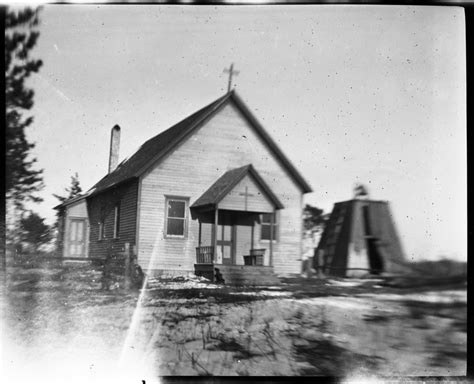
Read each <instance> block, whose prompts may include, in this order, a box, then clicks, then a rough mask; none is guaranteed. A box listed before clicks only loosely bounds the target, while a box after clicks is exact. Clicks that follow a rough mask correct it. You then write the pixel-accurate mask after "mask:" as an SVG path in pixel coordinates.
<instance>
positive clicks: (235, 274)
mask: <svg viewBox="0 0 474 384" xmlns="http://www.w3.org/2000/svg"><path fill="white" fill-rule="evenodd" d="M214 268H219V272H220V273H221V274H222V277H223V278H224V280H225V282H226V284H230V285H279V284H281V282H280V279H278V277H277V276H276V275H275V273H274V272H273V268H272V267H266V266H265V267H264V266H250V265H222V264H214V265H213V264H195V265H194V270H195V273H196V275H198V276H204V277H206V278H207V279H210V280H212V279H213V276H214Z"/></svg>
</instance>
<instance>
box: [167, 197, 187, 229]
mask: <svg viewBox="0 0 474 384" xmlns="http://www.w3.org/2000/svg"><path fill="white" fill-rule="evenodd" d="M188 201H189V199H187V198H182V197H167V198H166V220H165V236H166V237H181V238H185V237H186V231H187V211H188Z"/></svg>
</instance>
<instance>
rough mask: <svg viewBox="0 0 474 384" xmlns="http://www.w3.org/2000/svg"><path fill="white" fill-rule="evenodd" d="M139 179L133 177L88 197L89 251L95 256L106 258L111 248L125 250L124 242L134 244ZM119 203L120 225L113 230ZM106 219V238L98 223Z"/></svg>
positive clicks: (131, 245)
mask: <svg viewBox="0 0 474 384" xmlns="http://www.w3.org/2000/svg"><path fill="white" fill-rule="evenodd" d="M137 198H138V180H137V179H133V180H132V181H129V182H127V183H124V184H121V185H119V186H117V187H115V188H113V189H110V190H108V191H105V192H103V193H101V194H99V195H97V196H90V197H88V207H87V208H88V212H89V221H90V238H89V252H90V255H91V256H93V257H96V258H105V257H106V256H107V254H108V252H109V248H111V249H113V250H117V251H119V250H123V248H124V245H125V243H129V244H130V247H131V248H132V247H133V246H134V245H135V242H136V218H137ZM117 203H120V224H119V225H120V227H119V228H120V229H119V236H118V238H116V239H114V238H113V233H114V216H115V213H114V207H115V205H116V204H117ZM102 220H103V222H104V235H105V239H103V240H99V223H100V222H101V221H102Z"/></svg>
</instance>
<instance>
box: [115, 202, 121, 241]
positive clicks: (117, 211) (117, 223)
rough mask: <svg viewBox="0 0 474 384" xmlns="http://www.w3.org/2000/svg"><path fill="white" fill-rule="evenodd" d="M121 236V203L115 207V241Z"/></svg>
mask: <svg viewBox="0 0 474 384" xmlns="http://www.w3.org/2000/svg"><path fill="white" fill-rule="evenodd" d="M119 234H120V203H118V204H117V205H115V207H114V239H117V238H118V237H119Z"/></svg>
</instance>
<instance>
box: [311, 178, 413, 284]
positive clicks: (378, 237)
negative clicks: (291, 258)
mask: <svg viewBox="0 0 474 384" xmlns="http://www.w3.org/2000/svg"><path fill="white" fill-rule="evenodd" d="M356 191H359V193H356V196H355V198H354V199H352V200H348V201H343V202H339V203H336V204H334V208H333V210H332V213H331V215H330V217H329V220H328V222H327V224H326V228H325V230H324V232H323V234H322V236H321V240H320V242H319V244H318V247H317V248H316V250H315V253H314V258H313V266H314V268H315V269H316V270H317V271H319V272H320V273H323V274H324V275H331V276H340V277H355V276H360V275H366V274H367V273H370V274H375V275H377V274H390V273H393V274H397V273H403V272H404V271H406V270H407V267H406V262H405V254H404V251H403V248H402V244H401V241H400V237H399V235H398V233H397V230H396V226H395V223H394V220H393V215H392V213H391V211H390V205H389V203H388V202H387V201H377V200H370V199H368V195H367V193H366V191H365V189H364V188H363V187H361V186H359V187H357V189H356ZM360 191H362V192H360Z"/></svg>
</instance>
